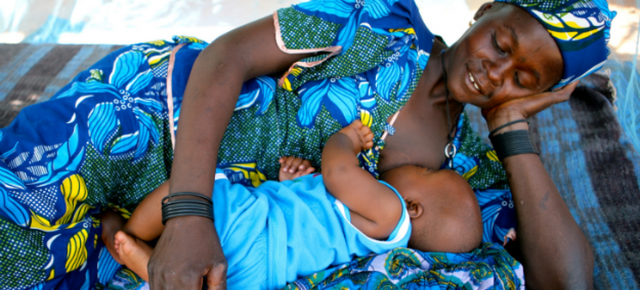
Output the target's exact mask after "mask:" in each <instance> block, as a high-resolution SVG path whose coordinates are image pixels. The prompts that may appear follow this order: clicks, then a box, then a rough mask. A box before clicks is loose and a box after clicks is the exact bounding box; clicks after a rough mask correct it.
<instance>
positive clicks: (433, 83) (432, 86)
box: [411, 40, 464, 121]
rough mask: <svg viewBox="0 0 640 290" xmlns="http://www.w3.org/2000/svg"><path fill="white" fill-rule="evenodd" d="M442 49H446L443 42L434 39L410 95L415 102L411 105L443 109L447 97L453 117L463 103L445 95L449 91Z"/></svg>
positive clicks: (459, 110)
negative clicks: (428, 56) (425, 64)
mask: <svg viewBox="0 0 640 290" xmlns="http://www.w3.org/2000/svg"><path fill="white" fill-rule="evenodd" d="M444 49H446V46H445V44H444V43H442V42H440V41H438V40H435V42H434V43H433V47H432V49H431V57H430V59H429V62H427V66H426V67H425V69H424V71H423V73H422V77H420V80H419V81H418V87H417V88H416V91H415V92H414V97H412V99H415V100H416V102H415V103H413V104H411V105H412V109H415V110H418V111H424V110H425V109H426V108H428V107H433V108H442V109H445V108H446V107H447V98H448V103H449V105H448V109H449V115H450V116H451V117H452V118H453V119H455V118H456V117H457V116H458V115H460V113H461V112H462V109H463V108H464V104H462V103H460V102H458V101H456V100H455V99H454V98H453V97H452V96H451V95H449V96H447V94H448V93H449V92H448V90H447V88H446V86H445V74H444V72H443V67H442V63H441V62H442V57H443V55H442V53H443V51H444ZM445 61H446V59H445ZM452 121H453V120H452Z"/></svg>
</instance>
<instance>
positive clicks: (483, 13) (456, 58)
mask: <svg viewBox="0 0 640 290" xmlns="http://www.w3.org/2000/svg"><path fill="white" fill-rule="evenodd" d="M476 18H477V22H476V23H475V24H474V25H473V26H472V27H471V28H469V30H467V32H466V33H465V34H464V35H463V36H462V37H461V38H460V40H458V41H457V42H456V43H455V44H453V45H452V46H451V47H450V48H449V49H448V50H447V53H446V54H445V65H446V67H447V77H448V86H449V91H450V92H451V94H452V97H453V98H454V99H455V100H457V101H458V102H462V103H471V104H473V105H476V106H478V107H481V108H492V107H495V106H497V105H499V104H502V103H504V102H507V101H509V100H513V99H517V98H522V97H526V96H530V95H533V94H538V93H541V92H543V91H545V90H547V89H549V88H550V87H552V86H553V85H555V84H556V83H558V81H559V80H560V78H561V76H562V70H563V66H562V55H561V54H560V50H559V49H558V46H557V45H556V43H555V41H554V40H553V38H552V37H551V35H549V32H547V30H546V29H545V28H544V27H543V26H542V24H540V23H539V22H538V21H537V20H536V19H535V18H533V16H531V15H530V14H529V13H528V12H527V11H525V10H523V9H521V8H519V7H516V6H514V5H510V4H495V3H487V4H485V5H483V6H482V7H481V8H480V10H479V11H478V13H477V14H476Z"/></svg>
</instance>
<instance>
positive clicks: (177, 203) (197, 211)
mask: <svg viewBox="0 0 640 290" xmlns="http://www.w3.org/2000/svg"><path fill="white" fill-rule="evenodd" d="M176 196H195V197H199V198H202V199H204V200H200V199H178V200H169V199H170V198H172V197H176ZM181 216H201V217H206V218H210V219H211V220H213V201H212V200H211V199H210V198H209V197H207V196H206V195H203V194H199V193H195V192H178V193H174V194H170V195H168V196H166V197H164V198H163V199H162V224H163V225H164V224H166V223H167V220H169V219H172V218H175V217H181Z"/></svg>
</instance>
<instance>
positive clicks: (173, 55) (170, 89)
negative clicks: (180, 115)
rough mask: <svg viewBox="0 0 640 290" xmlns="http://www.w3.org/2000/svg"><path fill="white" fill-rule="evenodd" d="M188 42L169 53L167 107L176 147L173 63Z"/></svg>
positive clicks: (172, 146) (172, 143)
mask: <svg viewBox="0 0 640 290" xmlns="http://www.w3.org/2000/svg"><path fill="white" fill-rule="evenodd" d="M185 44H186V43H181V44H179V45H178V46H176V47H175V48H174V49H173V50H172V51H171V55H169V68H167V107H168V108H169V132H171V148H173V149H176V132H175V131H174V130H173V128H174V127H175V124H173V86H172V82H171V76H172V75H173V64H174V62H175V61H176V53H177V52H178V50H180V48H182V47H183V46H184V45H185Z"/></svg>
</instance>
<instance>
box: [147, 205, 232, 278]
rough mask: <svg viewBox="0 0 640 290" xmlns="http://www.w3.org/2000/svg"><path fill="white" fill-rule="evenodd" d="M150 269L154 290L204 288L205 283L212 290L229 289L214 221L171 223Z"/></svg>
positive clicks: (188, 219)
mask: <svg viewBox="0 0 640 290" xmlns="http://www.w3.org/2000/svg"><path fill="white" fill-rule="evenodd" d="M180 237H182V238H180ZM185 237H188V238H186V239H185ZM148 268H149V282H150V283H151V285H152V287H153V289H202V285H203V284H206V285H208V286H209V289H226V286H227V285H226V281H227V261H226V259H225V257H224V254H223V253H222V247H221V245H220V239H219V238H218V233H217V232H216V229H215V227H214V226H213V222H211V220H210V219H208V218H204V217H199V216H182V217H176V218H172V219H170V220H168V221H167V224H166V226H165V228H164V231H163V232H162V236H160V240H158V244H157V245H156V248H155V249H154V250H153V254H152V255H151V259H150V260H149V265H148ZM203 277H204V279H205V280H203Z"/></svg>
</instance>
